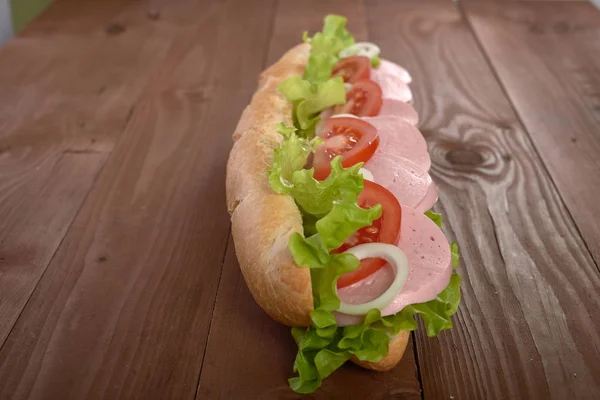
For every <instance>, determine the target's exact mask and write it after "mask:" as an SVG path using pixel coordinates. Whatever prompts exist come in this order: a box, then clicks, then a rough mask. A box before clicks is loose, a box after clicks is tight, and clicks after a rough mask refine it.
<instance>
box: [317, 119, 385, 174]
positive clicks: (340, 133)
mask: <svg viewBox="0 0 600 400" xmlns="http://www.w3.org/2000/svg"><path fill="white" fill-rule="evenodd" d="M319 136H320V137H322V138H323V139H325V142H324V143H323V144H322V145H321V146H319V147H318V148H317V151H316V152H315V155H314V158H313V167H314V169H315V175H314V177H315V179H317V180H320V181H321V180H324V179H326V178H327V177H328V176H329V173H330V171H331V160H332V159H333V158H334V157H336V156H338V155H341V156H342V166H343V167H344V168H348V167H351V166H353V165H354V164H357V163H359V162H367V161H368V160H369V159H370V158H371V156H372V155H373V153H375V150H377V146H378V145H379V136H378V134H377V129H375V127H374V126H373V125H371V124H369V123H368V122H365V121H363V120H361V119H358V118H352V117H338V118H328V119H326V120H325V121H324V123H323V128H322V129H321V132H320V133H319Z"/></svg>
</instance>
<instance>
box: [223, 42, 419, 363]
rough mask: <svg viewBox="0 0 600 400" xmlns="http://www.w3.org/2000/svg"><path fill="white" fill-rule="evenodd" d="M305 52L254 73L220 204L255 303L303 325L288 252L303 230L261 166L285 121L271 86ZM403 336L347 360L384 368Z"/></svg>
mask: <svg viewBox="0 0 600 400" xmlns="http://www.w3.org/2000/svg"><path fill="white" fill-rule="evenodd" d="M309 51H310V46H309V45H307V44H301V45H298V46H296V47H294V48H292V49H291V50H289V51H288V52H287V53H285V54H284V55H283V57H282V58H281V59H280V60H279V61H277V62H276V63H275V64H273V65H272V66H271V67H269V68H268V69H266V70H265V71H264V72H263V73H262V74H261V76H260V80H259V85H258V89H257V91H256V93H255V94H254V96H253V97H252V101H251V102H250V104H249V105H248V106H247V107H246V108H245V109H244V111H243V113H242V116H241V118H240V121H239V122H238V125H237V127H236V129H235V132H234V134H233V141H234V144H233V148H232V150H231V153H230V155H229V161H228V163H227V178H226V190H227V209H228V210H229V213H230V214H231V222H232V235H233V240H234V244H235V250H236V254H237V258H238V261H239V264H240V269H241V271H242V275H243V276H244V279H245V281H246V284H247V285H248V288H249V289H250V292H251V293H252V296H253V297H254V299H255V301H256V302H257V303H258V305H259V306H260V307H261V308H262V309H263V310H264V311H265V312H266V313H267V314H269V316H270V317H271V318H273V319H275V320H276V321H279V322H281V323H282V324H285V325H288V326H309V325H310V317H309V313H310V312H311V311H312V310H313V298H312V288H311V282H310V271H309V270H308V269H307V268H301V267H298V266H297V265H296V264H295V263H294V261H293V259H292V256H291V254H290V253H289V250H288V241H289V238H290V235H291V234H292V233H294V232H299V233H303V229H302V216H301V214H300V210H299V209H298V207H297V206H296V204H295V202H294V200H293V199H292V198H291V197H290V196H287V195H279V194H276V193H275V192H273V190H272V189H271V187H270V186H269V182H268V173H267V171H268V169H269V166H270V165H271V163H272V160H273V150H274V149H275V148H276V147H277V146H278V145H279V144H280V143H281V141H282V137H281V135H279V134H278V133H277V132H276V130H275V126H276V125H277V123H279V122H285V123H286V124H288V125H291V111H292V110H291V105H290V104H289V103H288V101H287V100H286V99H285V98H284V97H283V96H282V95H281V94H280V93H278V92H277V87H278V86H279V84H280V83H281V82H282V81H283V80H285V79H287V78H289V77H291V76H294V75H301V74H302V73H303V69H304V65H305V64H306V62H307V60H308V54H309ZM407 340H408V332H402V333H401V334H399V335H397V336H396V337H395V338H393V339H392V341H391V342H390V350H389V353H388V356H387V357H386V358H385V359H384V360H382V361H380V362H378V363H368V362H361V361H359V360H353V361H354V362H356V363H357V364H359V365H361V366H363V367H365V368H369V369H373V370H378V371H384V370H388V369H390V368H392V367H393V366H394V365H396V364H397V363H398V361H399V360H400V358H401V357H402V354H403V353H404V349H405V348H406V343H407Z"/></svg>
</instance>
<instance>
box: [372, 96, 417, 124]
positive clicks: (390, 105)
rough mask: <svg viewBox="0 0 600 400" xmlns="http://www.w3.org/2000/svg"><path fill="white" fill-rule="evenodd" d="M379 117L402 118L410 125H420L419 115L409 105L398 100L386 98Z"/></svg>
mask: <svg viewBox="0 0 600 400" xmlns="http://www.w3.org/2000/svg"><path fill="white" fill-rule="evenodd" d="M379 115H380V116H381V115H395V116H397V117H400V118H402V119H403V120H405V121H406V122H408V123H409V124H410V125H413V126H416V125H417V124H418V123H419V114H417V110H415V109H414V107H413V106H412V105H410V104H409V103H405V102H403V101H400V100H398V99H390V98H384V99H383V104H382V105H381V110H379Z"/></svg>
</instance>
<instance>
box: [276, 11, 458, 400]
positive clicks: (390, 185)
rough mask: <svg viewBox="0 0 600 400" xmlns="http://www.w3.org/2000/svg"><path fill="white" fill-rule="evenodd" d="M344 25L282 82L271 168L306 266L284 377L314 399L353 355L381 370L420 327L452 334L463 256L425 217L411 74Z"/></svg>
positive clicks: (332, 22) (428, 193) (425, 186)
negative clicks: (305, 309)
mask: <svg viewBox="0 0 600 400" xmlns="http://www.w3.org/2000/svg"><path fill="white" fill-rule="evenodd" d="M345 25H346V19H345V18H343V17H341V16H337V15H329V16H327V17H326V18H325V23H324V27H323V31H322V32H317V33H316V34H315V35H314V36H312V37H311V38H309V37H308V35H307V34H305V35H304V40H305V41H307V42H309V43H310V44H311V52H310V55H309V58H308V63H307V64H306V66H305V70H304V75H303V76H302V77H300V76H294V77H292V78H289V79H287V80H286V81H284V82H282V83H281V85H280V86H279V91H280V92H281V93H282V94H283V95H284V96H285V97H286V99H287V100H288V101H290V102H291V104H292V106H293V115H292V119H293V126H286V125H284V124H283V123H281V124H279V125H278V126H277V128H276V129H277V131H278V132H279V133H280V134H281V135H282V137H283V140H282V143H281V145H280V146H279V147H278V148H277V149H275V152H274V157H273V164H272V165H271V167H270V169H269V183H270V185H271V188H272V189H273V190H274V191H275V192H277V193H280V194H288V195H291V196H292V197H293V198H294V200H295V201H296V204H297V205H298V208H299V209H300V211H301V212H302V216H303V223H304V235H301V234H299V233H295V234H293V235H292V236H291V238H290V242H289V250H290V252H291V254H292V256H293V258H294V261H295V263H296V264H297V265H298V266H299V267H304V268H310V272H311V282H312V291H313V300H314V310H313V311H312V312H311V314H310V317H311V321H312V325H311V326H310V327H307V328H293V329H292V335H293V337H294V339H295V341H296V343H297V345H298V354H297V356H296V360H295V362H294V372H297V373H298V376H296V377H293V378H291V379H290V380H289V384H290V386H291V387H292V389H293V390H294V391H296V392H298V393H311V392H313V391H315V390H316V389H317V388H318V387H319V386H320V385H321V382H322V380H323V379H324V378H326V377H327V376H329V375H330V374H331V373H332V372H334V371H335V370H336V369H337V368H339V367H340V366H341V365H342V364H344V362H346V361H347V360H348V359H350V358H351V357H356V358H358V359H359V360H362V361H369V362H379V361H381V360H382V359H383V358H385V357H386V355H387V353H388V348H389V344H390V339H391V337H393V336H394V335H397V334H398V333H399V332H400V331H401V330H414V329H416V328H417V321H416V320H415V316H416V315H420V316H421V319H422V321H423V324H424V326H425V329H426V330H427V334H428V336H435V335H437V334H438V333H439V332H441V331H442V330H445V329H450V328H452V322H451V320H450V317H451V315H453V314H454V313H455V312H456V310H457V308H458V303H459V301H460V277H459V275H458V274H457V273H456V272H455V271H454V270H455V268H456V266H457V264H458V247H457V245H456V244H454V243H453V244H452V245H450V244H449V243H448V241H447V239H446V237H445V236H444V234H443V232H442V231H441V225H442V217H441V215H439V214H436V213H434V212H433V211H430V209H431V207H432V206H433V205H434V204H435V202H436V201H437V191H436V188H435V185H434V183H433V181H432V179H431V177H430V175H429V172H428V171H429V168H430V166H431V159H430V157H429V154H428V152H427V145H426V143H425V140H424V138H423V136H422V135H421V133H420V132H419V131H418V129H417V128H416V127H415V126H416V124H417V122H418V115H417V113H416V111H415V110H414V108H413V107H412V106H411V105H410V104H409V103H408V102H410V101H411V100H412V92H411V91H410V88H409V86H408V83H410V82H411V77H410V75H409V74H408V72H407V71H406V70H405V69H403V68H402V67H400V66H398V65H396V64H394V63H392V62H390V61H387V60H384V59H381V58H380V50H379V48H378V47H377V46H376V45H374V44H371V43H365V42H363V43H355V41H354V38H353V37H352V35H351V34H350V33H349V32H348V31H347V29H346V27H345Z"/></svg>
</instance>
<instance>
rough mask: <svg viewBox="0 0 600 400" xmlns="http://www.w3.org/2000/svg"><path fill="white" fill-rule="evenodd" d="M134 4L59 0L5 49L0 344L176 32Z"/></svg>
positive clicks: (1, 62)
mask: <svg viewBox="0 0 600 400" xmlns="http://www.w3.org/2000/svg"><path fill="white" fill-rule="evenodd" d="M129 3H130V2H116V1H109V2H93V1H82V2H76V1H63V2H58V3H57V4H56V5H55V6H52V7H50V9H49V11H48V12H47V13H45V14H44V15H43V17H42V18H41V19H39V20H38V21H36V22H35V23H33V24H32V25H30V27H28V28H27V29H25V31H24V33H23V35H21V36H19V37H17V38H15V39H13V40H11V41H9V42H7V43H6V45H5V46H3V47H2V49H0V88H2V90H0V216H1V219H2V224H0V293H2V298H1V299H0V320H1V321H2V324H0V346H1V345H2V343H3V342H4V340H5V339H6V336H7V335H8V333H9V331H10V329H11V328H12V326H13V325H14V322H15V321H16V319H17V317H18V315H19V313H20V312H21V310H22V309H23V307H24V305H25V303H26V302H27V299H28V298H29V296H30V295H31V293H32V291H33V290H34V288H35V286H36V284H37V282H38V281H39V279H40V277H41V276H42V274H43V273H44V271H45V269H46V267H47V265H48V263H49V262H50V259H51V258H52V256H53V254H54V253H55V251H56V249H57V247H58V246H59V244H60V243H61V240H62V239H63V237H64V235H65V233H66V232H67V229H68V228H69V226H70V225H71V223H72V221H73V219H74V217H75V216H76V214H77V212H78V211H79V209H80V208H81V204H82V203H83V201H84V199H85V197H86V195H87V193H88V192H89V189H90V187H91V185H92V183H93V181H94V179H95V177H96V176H97V174H98V172H99V171H100V169H101V168H102V166H103V165H104V162H105V160H106V158H107V156H108V154H109V153H110V151H111V150H112V148H113V146H114V143H115V141H116V140H117V138H118V136H119V135H120V133H121V132H122V131H123V129H124V127H125V125H126V124H127V122H128V118H129V117H130V113H131V110H132V106H133V104H134V101H135V100H136V99H137V97H139V94H140V92H141V90H142V88H143V87H144V85H145V84H146V82H147V81H148V80H149V79H150V77H151V76H152V74H153V73H155V71H156V65H157V62H158V61H160V59H161V57H162V56H164V53H165V51H166V49H167V43H168V38H169V37H171V38H172V37H173V36H174V30H173V29H172V28H171V27H169V26H162V25H157V24H155V21H152V20H149V19H148V18H147V17H146V15H145V14H144V13H136V12H135V11H134V10H131V9H130V8H129ZM55 9H56V10H57V12H54V11H53V10H55ZM66 10H70V12H66ZM63 12H64V13H63ZM75 15H79V16H81V18H80V19H78V18H75V17H74V16H75ZM113 21H119V24H120V26H122V27H124V29H125V31H123V32H121V33H120V34H118V35H115V34H110V33H107V31H106V29H107V27H108V26H111V24H113V23H115V22H113ZM143 38H144V39H148V40H147V41H143V40H142V39H143Z"/></svg>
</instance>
